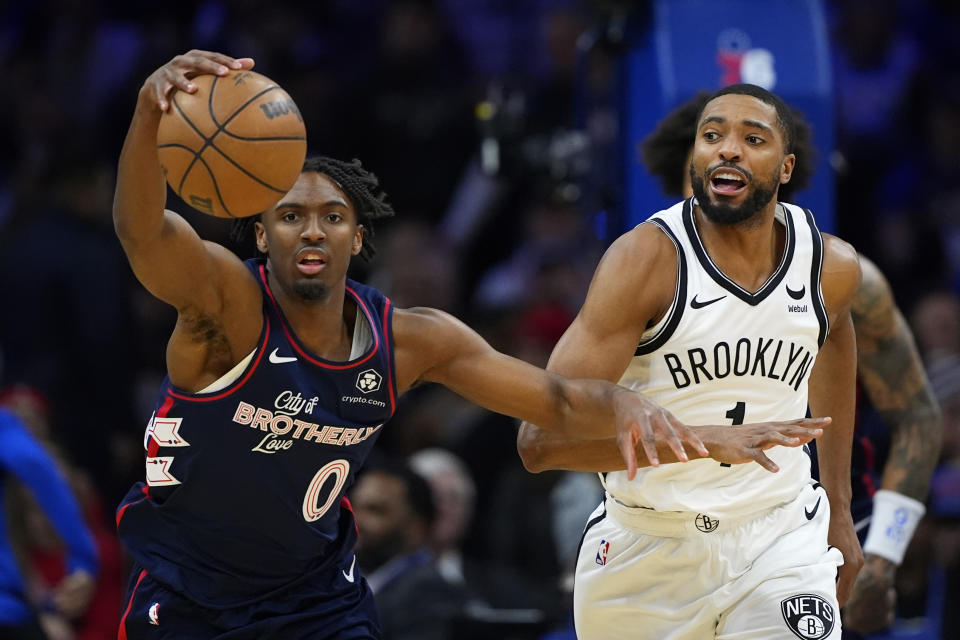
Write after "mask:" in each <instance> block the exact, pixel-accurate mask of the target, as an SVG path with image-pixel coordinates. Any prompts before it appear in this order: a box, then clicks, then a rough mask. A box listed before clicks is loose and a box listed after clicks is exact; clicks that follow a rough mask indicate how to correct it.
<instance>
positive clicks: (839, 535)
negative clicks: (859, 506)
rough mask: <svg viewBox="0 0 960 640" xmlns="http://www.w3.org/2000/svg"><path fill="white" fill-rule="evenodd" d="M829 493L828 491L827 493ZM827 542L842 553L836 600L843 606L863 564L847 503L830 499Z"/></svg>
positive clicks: (861, 552)
mask: <svg viewBox="0 0 960 640" xmlns="http://www.w3.org/2000/svg"><path fill="white" fill-rule="evenodd" d="M828 495H829V493H828ZM827 542H828V543H829V544H831V545H833V546H834V547H836V548H837V549H839V550H840V552H841V553H842V554H843V566H840V567H837V601H838V602H839V603H840V606H841V607H843V605H844V604H846V602H847V599H848V598H849V597H850V592H851V591H852V590H853V584H854V581H855V580H856V579H857V573H858V572H859V571H860V568H861V567H862V566H863V549H861V548H860V540H858V539H857V532H856V530H855V529H854V528H853V518H852V517H851V516H850V509H849V506H848V505H839V504H834V503H833V501H832V500H831V501H830V532H829V533H828V534H827Z"/></svg>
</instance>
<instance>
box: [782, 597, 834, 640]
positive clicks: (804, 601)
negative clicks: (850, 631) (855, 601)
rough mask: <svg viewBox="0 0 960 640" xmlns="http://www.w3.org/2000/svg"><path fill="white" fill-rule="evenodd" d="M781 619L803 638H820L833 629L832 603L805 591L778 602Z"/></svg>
mask: <svg viewBox="0 0 960 640" xmlns="http://www.w3.org/2000/svg"><path fill="white" fill-rule="evenodd" d="M780 611H781V612H782V613H783V620H784V622H786V623H787V626H788V627H789V628H790V631H792V632H793V634H794V635H795V636H797V637H798V638H803V640H820V639H821V638H826V637H827V636H829V635H830V632H831V631H833V621H834V610H833V605H831V604H830V603H829V602H827V601H826V599H824V598H823V597H821V596H818V595H815V594H812V593H805V594H802V595H798V596H793V597H791V598H787V599H786V600H783V601H781V602H780Z"/></svg>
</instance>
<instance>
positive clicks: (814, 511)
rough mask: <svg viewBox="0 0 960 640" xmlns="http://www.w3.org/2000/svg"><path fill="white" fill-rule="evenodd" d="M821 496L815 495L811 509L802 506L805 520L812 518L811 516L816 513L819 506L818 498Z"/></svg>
mask: <svg viewBox="0 0 960 640" xmlns="http://www.w3.org/2000/svg"><path fill="white" fill-rule="evenodd" d="M822 497H823V496H819V497H817V504H815V505H813V510H812V511H809V510H807V508H806V507H804V508H803V515H805V516H807V520H813V516H815V515H817V509H819V508H820V498H822Z"/></svg>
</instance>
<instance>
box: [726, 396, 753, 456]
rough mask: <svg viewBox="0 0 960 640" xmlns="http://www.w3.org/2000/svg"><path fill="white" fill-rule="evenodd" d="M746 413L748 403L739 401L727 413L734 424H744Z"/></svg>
mask: <svg viewBox="0 0 960 640" xmlns="http://www.w3.org/2000/svg"><path fill="white" fill-rule="evenodd" d="M746 413H747V403H746V402H738V403H737V404H736V405H734V407H733V409H730V411H727V414H726V415H727V417H728V418H730V420H732V421H733V424H743V418H744V416H745V415H746ZM720 466H721V467H729V466H730V464H729V463H728V462H721V463H720Z"/></svg>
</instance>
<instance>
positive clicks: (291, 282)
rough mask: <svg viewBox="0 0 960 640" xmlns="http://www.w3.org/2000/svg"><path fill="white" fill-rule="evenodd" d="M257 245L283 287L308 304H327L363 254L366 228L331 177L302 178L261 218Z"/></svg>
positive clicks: (310, 175) (307, 174)
mask: <svg viewBox="0 0 960 640" xmlns="http://www.w3.org/2000/svg"><path fill="white" fill-rule="evenodd" d="M260 219H261V222H259V223H258V224H257V225H256V231H257V247H258V248H259V249H260V251H262V252H264V253H266V254H267V256H268V257H267V264H268V267H269V269H270V271H271V273H273V274H274V276H275V277H276V278H277V281H278V282H279V283H280V285H281V286H283V287H284V288H286V289H287V290H288V291H290V292H292V293H293V294H295V295H296V296H298V297H300V298H302V299H304V300H323V299H325V298H326V297H327V296H328V295H329V294H330V291H331V290H332V287H333V286H334V285H335V284H336V283H338V282H342V281H343V280H344V279H345V278H346V274H347V267H349V266H350V258H351V257H352V256H355V255H357V254H358V253H360V248H361V246H362V243H363V227H362V225H359V224H357V216H356V212H355V211H354V209H353V205H352V204H351V203H350V199H349V198H348V197H347V195H346V194H345V193H344V192H343V190H342V189H340V187H338V186H337V184H336V183H335V182H334V181H333V180H331V179H330V178H329V177H327V176H326V175H324V174H322V173H317V172H315V171H306V172H304V173H301V174H300V177H299V178H298V179H297V182H296V184H294V185H293V188H292V189H290V191H289V192H287V194H286V195H285V196H284V197H283V198H282V199H281V200H280V202H279V203H277V205H276V206H274V207H272V208H271V209H268V210H267V211H266V212H264V213H263V215H262V216H261V217H260Z"/></svg>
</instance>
